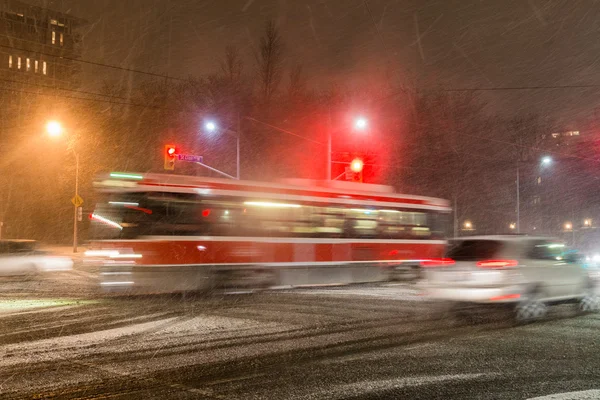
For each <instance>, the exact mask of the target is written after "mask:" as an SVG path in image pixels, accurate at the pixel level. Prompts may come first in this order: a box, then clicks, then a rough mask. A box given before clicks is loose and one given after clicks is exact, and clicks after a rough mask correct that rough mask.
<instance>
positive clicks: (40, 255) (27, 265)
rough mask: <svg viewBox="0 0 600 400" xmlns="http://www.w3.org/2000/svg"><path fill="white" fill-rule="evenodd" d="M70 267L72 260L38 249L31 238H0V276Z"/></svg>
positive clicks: (62, 269)
mask: <svg viewBox="0 0 600 400" xmlns="http://www.w3.org/2000/svg"><path fill="white" fill-rule="evenodd" d="M71 269H73V260H71V259H70V258H69V257H63V256H56V255H52V254H50V253H48V252H45V251H41V250H38V249H37V243H36V242H35V241H33V240H0V277H2V276H19V275H36V274H39V273H43V272H52V271H69V270H71Z"/></svg>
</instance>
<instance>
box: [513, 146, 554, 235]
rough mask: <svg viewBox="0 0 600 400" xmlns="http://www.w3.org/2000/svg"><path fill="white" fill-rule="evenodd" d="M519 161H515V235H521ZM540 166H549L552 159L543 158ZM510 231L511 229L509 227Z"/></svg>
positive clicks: (548, 157)
mask: <svg viewBox="0 0 600 400" xmlns="http://www.w3.org/2000/svg"><path fill="white" fill-rule="evenodd" d="M520 164H521V163H520V160H517V221H516V223H515V228H516V229H517V233H521V180H520V175H521V171H520V169H521V165H520ZM540 164H541V166H542V167H545V166H549V165H550V164H552V157H550V156H545V157H542V159H541V160H540ZM511 229H512V227H511Z"/></svg>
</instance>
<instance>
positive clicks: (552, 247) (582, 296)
mask: <svg viewBox="0 0 600 400" xmlns="http://www.w3.org/2000/svg"><path fill="white" fill-rule="evenodd" d="M581 261H582V260H581V257H579V256H578V255H577V254H576V253H573V252H568V251H567V249H566V247H565V245H564V244H563V243H561V242H560V241H557V240H554V239H551V238H545V237H529V236H508V235H507V236H474V237H464V238H460V239H456V240H453V241H451V242H450V244H449V248H448V250H447V253H446V258H442V259H433V260H426V261H424V262H423V264H422V265H423V267H424V280H423V281H422V282H421V287H422V288H423V289H424V290H425V292H426V294H428V295H429V296H430V297H432V298H434V299H439V300H448V301H453V302H466V303H480V304H507V303H508V304H512V305H514V306H515V318H516V319H517V320H519V321H528V320H533V319H538V318H541V317H542V316H544V315H545V313H546V311H547V306H548V305H549V304H551V303H555V302H565V301H572V302H577V303H578V304H579V308H580V310H581V311H586V312H590V311H598V309H599V307H600V302H599V301H598V297H597V295H596V286H597V284H596V281H595V279H594V278H593V276H591V275H590V274H589V273H588V270H587V269H586V268H585V267H584V265H583V263H582V262H581Z"/></svg>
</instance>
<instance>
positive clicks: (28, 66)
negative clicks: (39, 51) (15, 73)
mask: <svg viewBox="0 0 600 400" xmlns="http://www.w3.org/2000/svg"><path fill="white" fill-rule="evenodd" d="M26 66H27V67H26V68H27V70H26V71H27V72H29V71H31V60H30V59H29V58H28V59H27V64H26Z"/></svg>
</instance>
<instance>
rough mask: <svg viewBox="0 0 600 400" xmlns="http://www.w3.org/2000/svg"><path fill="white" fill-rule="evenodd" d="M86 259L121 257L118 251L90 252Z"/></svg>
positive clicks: (86, 253) (86, 254)
mask: <svg viewBox="0 0 600 400" xmlns="http://www.w3.org/2000/svg"><path fill="white" fill-rule="evenodd" d="M84 254H85V256H86V257H110V256H116V255H119V251H118V250H88V251H86V252H85V253H84Z"/></svg>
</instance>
